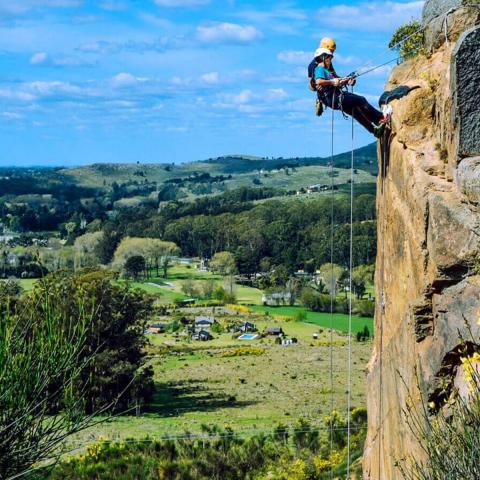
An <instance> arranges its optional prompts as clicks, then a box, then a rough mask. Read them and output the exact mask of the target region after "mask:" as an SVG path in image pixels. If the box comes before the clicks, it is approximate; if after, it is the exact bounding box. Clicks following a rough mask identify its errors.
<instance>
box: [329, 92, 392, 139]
mask: <svg viewBox="0 0 480 480" xmlns="http://www.w3.org/2000/svg"><path fill="white" fill-rule="evenodd" d="M320 99H321V101H322V102H323V104H324V105H326V106H327V107H330V108H333V109H334V110H340V109H341V110H343V111H344V112H345V113H347V114H348V115H350V116H352V117H353V118H354V119H355V120H356V121H357V122H358V123H359V124H360V125H362V126H363V127H365V128H366V129H367V130H368V131H369V132H370V133H373V132H374V129H373V125H372V124H378V122H379V121H380V120H381V119H382V118H383V114H382V112H380V111H379V110H377V109H376V108H374V107H372V106H371V105H370V104H369V103H368V102H367V99H366V98H365V97H361V96H360V95H355V94H354V93H350V92H342V91H340V90H338V89H337V90H335V91H328V92H324V93H322V95H321V97H320Z"/></svg>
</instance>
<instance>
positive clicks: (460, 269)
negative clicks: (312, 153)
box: [364, 0, 480, 480]
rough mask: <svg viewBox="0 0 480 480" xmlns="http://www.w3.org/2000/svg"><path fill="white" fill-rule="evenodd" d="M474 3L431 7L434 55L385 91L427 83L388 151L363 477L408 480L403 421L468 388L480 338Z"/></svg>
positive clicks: (446, 0) (413, 63) (409, 446)
mask: <svg viewBox="0 0 480 480" xmlns="http://www.w3.org/2000/svg"><path fill="white" fill-rule="evenodd" d="M467 3H468V4H471V3H479V2H462V1H461V0H443V1H442V0H429V1H427V2H426V5H425V10H424V22H425V25H427V29H426V39H427V47H428V55H427V56H426V57H425V56H421V57H418V58H416V59H413V60H410V61H408V62H405V63H403V64H401V65H399V66H398V67H396V68H395V70H394V71H393V73H392V75H391V78H390V79H389V83H388V85H387V89H392V88H395V87H397V86H399V85H408V86H412V87H413V86H418V87H420V88H417V89H415V90H413V91H412V92H411V93H410V94H409V95H408V96H406V97H404V98H403V99H400V100H395V101H393V102H392V106H393V109H394V115H393V119H392V134H391V137H390V139H389V141H388V144H385V145H384V146H383V148H382V147H379V161H380V171H381V172H382V173H381V174H380V175H379V178H378V200H377V213H378V257H377V265H376V280H375V282H376V298H377V310H376V314H375V341H374V351H373V354H372V358H371V360H370V363H369V369H368V414H369V430H368V436H367V442H366V447H365V455H364V477H365V478H366V479H376V480H392V479H400V478H402V476H401V474H400V471H399V469H398V467H397V466H396V464H397V462H400V461H402V460H403V459H406V458H408V457H409V456H410V455H415V456H417V457H418V456H419V455H421V450H420V449H419V447H418V443H417V441H416V439H415V435H414V434H413V433H412V431H411V429H410V428H409V426H408V422H407V418H406V415H409V413H408V412H409V411H412V409H414V410H416V411H422V409H423V408H426V409H427V408H428V409H429V410H428V411H429V413H430V414H431V415H435V414H436V413H438V412H439V411H440V410H442V409H444V408H445V404H446V402H448V400H449V399H451V396H452V394H453V393H454V392H455V391H462V385H461V383H462V381H463V378H464V376H463V375H461V369H462V367H461V361H460V353H459V347H460V345H461V344H462V339H464V340H466V341H467V345H470V346H472V345H473V344H474V343H478V342H479V338H480V326H479V324H478V319H479V313H480V276H479V275H478V274H477V273H478V269H477V268H476V265H477V262H478V256H479V252H480V67H479V65H480V27H478V25H479V24H480V22H479V19H480V8H475V7H470V6H466V5H465V4H467ZM479 6H480V5H479ZM452 7H453V8H456V10H455V11H450V9H451V8H452ZM448 11H450V13H449V14H448V16H447V15H445V13H446V12H448ZM445 18H448V20H447V27H448V32H449V34H448V39H446V38H445V33H444V31H445ZM446 40H447V41H446ZM477 266H478V265H477ZM463 390H464V389H463Z"/></svg>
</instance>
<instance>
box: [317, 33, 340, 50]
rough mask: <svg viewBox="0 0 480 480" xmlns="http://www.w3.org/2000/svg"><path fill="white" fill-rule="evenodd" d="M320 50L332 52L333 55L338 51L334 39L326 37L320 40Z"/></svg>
mask: <svg viewBox="0 0 480 480" xmlns="http://www.w3.org/2000/svg"><path fill="white" fill-rule="evenodd" d="M318 48H326V49H327V50H330V51H331V52H332V53H334V52H335V50H336V49H337V43H336V42H335V40H334V39H333V38H330V37H324V38H322V39H321V40H320V46H319V47H318Z"/></svg>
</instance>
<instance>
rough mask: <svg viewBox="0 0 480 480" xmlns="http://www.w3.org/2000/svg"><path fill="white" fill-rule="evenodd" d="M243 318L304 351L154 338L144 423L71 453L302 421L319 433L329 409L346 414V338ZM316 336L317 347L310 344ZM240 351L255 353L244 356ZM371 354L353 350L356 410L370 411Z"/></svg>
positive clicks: (130, 422) (129, 424)
mask: <svg viewBox="0 0 480 480" xmlns="http://www.w3.org/2000/svg"><path fill="white" fill-rule="evenodd" d="M240 316H241V317H242V318H246V317H247V316H248V318H249V320H250V321H254V322H255V324H256V325H257V327H258V329H259V331H263V330H264V329H265V328H266V327H267V326H272V325H275V326H281V327H282V329H283V330H284V332H285V333H286V334H287V335H288V336H289V337H296V338H297V339H298V341H299V343H298V344H297V345H293V346H281V345H276V344H275V343H274V340H273V339H272V338H269V337H267V338H262V339H258V340H255V341H240V340H234V339H233V338H232V335H231V334H229V333H223V334H219V335H218V334H214V337H215V339H214V340H212V341H210V342H194V341H184V340H182V339H181V338H179V337H178V336H176V335H174V334H157V335H149V337H148V338H149V344H150V345H149V347H148V351H149V354H150V360H149V365H151V366H152V367H153V369H154V375H155V376H154V379H155V385H156V389H155V394H154V397H153V399H152V401H151V403H150V404H148V405H145V406H143V407H142V409H141V414H140V415H139V416H135V415H133V414H132V415H128V416H119V417H116V418H112V419H110V420H109V421H108V423H104V424H101V425H98V426H96V427H95V428H94V429H91V430H89V431H87V432H83V433H82V434H80V435H78V436H77V437H76V438H75V440H74V445H75V446H79V445H81V444H82V443H83V442H91V441H92V440H96V439H99V438H104V437H107V438H126V437H137V438H138V437H144V436H146V435H148V436H150V437H162V436H165V435H167V436H171V435H174V436H175V435H182V434H184V432H199V431H200V430H201V427H202V425H209V426H213V425H220V426H227V425H228V426H231V427H232V428H234V430H235V431H238V432H242V433H245V434H247V433H253V432H256V431H271V430H272V428H274V427H275V426H276V425H278V424H285V425H293V424H294V423H295V422H296V421H297V420H298V418H299V417H303V418H305V419H308V421H309V422H311V423H312V424H315V425H321V424H322V421H323V417H324V415H326V414H327V413H328V412H329V411H330V410H331V409H332V405H333V406H334V408H335V409H337V410H340V411H344V410H345V409H346V405H347V371H348V370H347V358H348V349H347V337H346V336H345V335H344V334H341V333H338V332H334V333H333V343H330V332H329V331H328V330H322V329H319V328H318V326H317V325H314V324H309V323H299V322H287V321H275V320H273V319H265V318H264V317H263V316H253V315H252V314H249V315H248V314H242V315H240ZM314 333H316V334H318V335H319V338H318V340H314V339H313V334H314ZM330 345H331V346H332V361H333V370H332V373H333V390H332V389H331V386H330V382H331V380H330ZM240 347H254V348H253V349H244V350H245V351H246V354H244V355H241V354H240V355H239V354H238V349H239V348H240ZM250 350H252V352H253V353H252V354H249V351H250ZM370 350H371V343H370V342H367V343H358V342H356V341H354V342H353V364H352V368H353V370H352V371H353V375H352V378H353V383H352V405H353V406H364V405H365V375H366V373H365V369H366V364H367V361H368V358H369V355H370ZM259 352H261V353H260V354H258V353H259Z"/></svg>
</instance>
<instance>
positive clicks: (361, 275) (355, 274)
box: [352, 265, 375, 299]
mask: <svg viewBox="0 0 480 480" xmlns="http://www.w3.org/2000/svg"><path fill="white" fill-rule="evenodd" d="M374 271H375V267H374V266H373V265H359V266H358V267H355V268H354V269H353V271H352V290H353V292H352V293H355V294H356V295H357V298H358V299H361V298H363V296H364V295H365V291H366V289H367V285H371V284H372V283H373V275H374Z"/></svg>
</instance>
